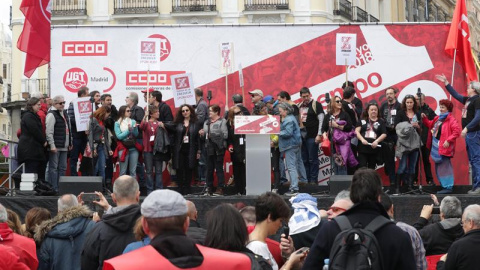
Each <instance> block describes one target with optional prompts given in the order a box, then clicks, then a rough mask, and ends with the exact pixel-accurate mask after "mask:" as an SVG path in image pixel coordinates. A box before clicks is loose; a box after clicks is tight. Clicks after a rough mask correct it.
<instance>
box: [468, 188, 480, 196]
mask: <svg viewBox="0 0 480 270" xmlns="http://www.w3.org/2000/svg"><path fill="white" fill-rule="evenodd" d="M468 194H471V195H480V188H477V189H475V190H469V191H468Z"/></svg>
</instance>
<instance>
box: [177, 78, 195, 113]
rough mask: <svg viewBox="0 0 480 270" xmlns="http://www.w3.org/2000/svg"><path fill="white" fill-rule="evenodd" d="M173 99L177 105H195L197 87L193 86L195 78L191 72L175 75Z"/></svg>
mask: <svg viewBox="0 0 480 270" xmlns="http://www.w3.org/2000/svg"><path fill="white" fill-rule="evenodd" d="M171 79H172V88H173V101H174V103H175V107H177V108H178V107H180V106H182V105H183V104H189V105H195V104H196V103H197V102H196V100H195V88H194V87H193V80H192V74H191V73H185V74H179V75H173V76H172V77H171Z"/></svg>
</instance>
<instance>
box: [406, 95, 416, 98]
mask: <svg viewBox="0 0 480 270" xmlns="http://www.w3.org/2000/svg"><path fill="white" fill-rule="evenodd" d="M405 98H415V97H414V96H413V95H406V96H405Z"/></svg>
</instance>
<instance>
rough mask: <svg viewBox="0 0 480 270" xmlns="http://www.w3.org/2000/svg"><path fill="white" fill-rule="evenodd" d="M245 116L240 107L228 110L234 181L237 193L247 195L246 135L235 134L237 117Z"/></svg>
mask: <svg viewBox="0 0 480 270" xmlns="http://www.w3.org/2000/svg"><path fill="white" fill-rule="evenodd" d="M236 115H243V111H242V109H241V108H240V107H238V106H233V107H231V108H230V110H228V119H227V128H228V139H227V144H228V152H230V159H231V160H232V164H233V179H234V180H235V190H236V191H235V193H236V194H240V195H245V194H246V191H245V186H246V177H247V176H246V166H245V135H243V134H235V121H234V120H235V116H236Z"/></svg>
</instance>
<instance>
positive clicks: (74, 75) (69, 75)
mask: <svg viewBox="0 0 480 270" xmlns="http://www.w3.org/2000/svg"><path fill="white" fill-rule="evenodd" d="M87 84H88V76H87V73H86V72H85V71H84V70H83V69H81V68H77V67H74V68H71V69H69V70H67V72H65V75H63V85H64V86H65V88H66V89H67V90H68V91H70V92H72V93H76V92H78V90H79V89H80V87H82V86H85V85H87Z"/></svg>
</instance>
